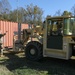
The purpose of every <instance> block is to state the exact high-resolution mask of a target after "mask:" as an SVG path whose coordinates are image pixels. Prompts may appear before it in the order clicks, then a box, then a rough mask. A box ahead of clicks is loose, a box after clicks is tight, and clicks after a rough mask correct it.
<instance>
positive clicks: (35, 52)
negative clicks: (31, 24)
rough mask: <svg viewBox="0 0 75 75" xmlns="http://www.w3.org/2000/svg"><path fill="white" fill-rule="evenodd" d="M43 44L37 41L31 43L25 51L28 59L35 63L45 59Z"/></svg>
mask: <svg viewBox="0 0 75 75" xmlns="http://www.w3.org/2000/svg"><path fill="white" fill-rule="evenodd" d="M42 48H43V47H42V44H40V43H39V42H37V41H31V42H29V43H28V44H27V46H26V49H25V55H26V58H27V59H29V60H33V61H38V60H39V59H41V58H42V57H43V50H42Z"/></svg>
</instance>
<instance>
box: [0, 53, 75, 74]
mask: <svg viewBox="0 0 75 75" xmlns="http://www.w3.org/2000/svg"><path fill="white" fill-rule="evenodd" d="M4 55H5V57H3V58H0V75H75V57H73V59H71V60H68V61H67V60H60V59H54V58H43V59H42V60H41V61H39V62H32V61H29V60H27V59H26V58H25V57H24V53H18V54H9V53H5V54H4Z"/></svg>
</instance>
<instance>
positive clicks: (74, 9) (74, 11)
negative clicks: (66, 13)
mask: <svg viewBox="0 0 75 75" xmlns="http://www.w3.org/2000/svg"><path fill="white" fill-rule="evenodd" d="M71 11H72V14H73V16H75V4H74V6H73V7H72V8H71Z"/></svg>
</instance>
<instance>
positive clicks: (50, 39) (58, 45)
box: [43, 16, 75, 59]
mask: <svg viewBox="0 0 75 75" xmlns="http://www.w3.org/2000/svg"><path fill="white" fill-rule="evenodd" d="M72 37H73V38H74V39H75V18H74V17H72V16H59V17H47V18H46V36H45V35H44V39H45V40H44V41H43V42H44V47H43V49H44V52H43V54H44V55H45V56H48V57H56V58H62V59H69V58H70V56H71V55H72V48H71V46H72V45H73V44H75V42H74V43H71V44H70V42H69V41H71V39H72Z"/></svg>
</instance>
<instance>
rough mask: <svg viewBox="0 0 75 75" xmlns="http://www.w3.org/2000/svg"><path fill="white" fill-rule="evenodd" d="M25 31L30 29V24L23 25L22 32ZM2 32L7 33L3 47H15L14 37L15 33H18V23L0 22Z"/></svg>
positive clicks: (3, 38) (3, 39)
mask: <svg viewBox="0 0 75 75" xmlns="http://www.w3.org/2000/svg"><path fill="white" fill-rule="evenodd" d="M23 29H28V24H21V31H22V30H23ZM0 32H1V33H2V34H3V33H6V35H5V36H4V37H2V41H3V47H10V48H12V47H13V36H14V32H18V23H15V22H9V21H0Z"/></svg>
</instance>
